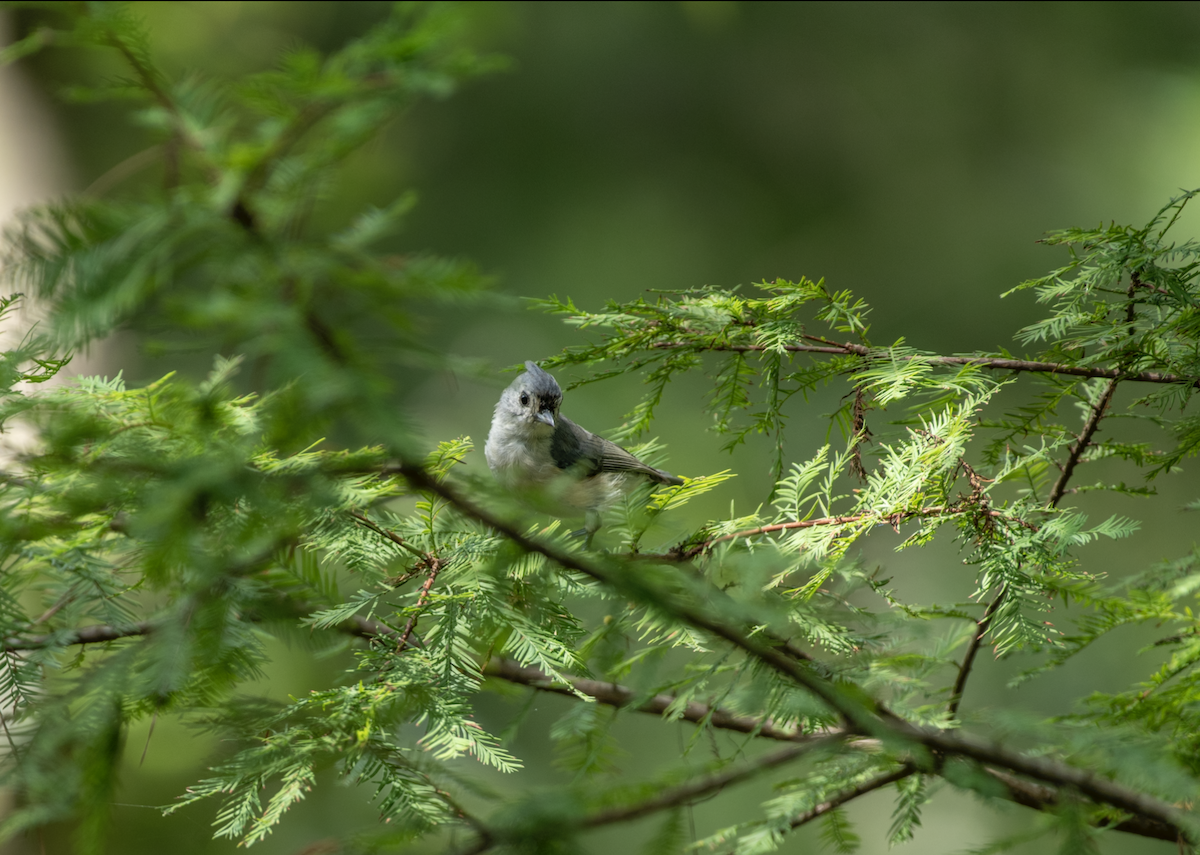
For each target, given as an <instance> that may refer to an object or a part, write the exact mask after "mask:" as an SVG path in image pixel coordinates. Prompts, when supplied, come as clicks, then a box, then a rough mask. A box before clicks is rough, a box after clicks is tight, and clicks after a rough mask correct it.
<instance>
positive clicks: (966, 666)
mask: <svg viewBox="0 0 1200 855" xmlns="http://www.w3.org/2000/svg"><path fill="white" fill-rule="evenodd" d="M1003 599H1004V589H1003V588H1001V589H1000V592H999V593H998V594H996V597H995V599H993V600H992V601H991V602H990V603H988V607H987V608H986V609H985V610H984V612H983V617H981V618H980V619H979V620H977V621H976V622H975V634H974V635H973V636H971V643H970V644H968V645H967V652H966V655H965V656H963V661H962V664H961V665H959V666H958V677H957V678H956V679H955V680H954V688H953V689H952V690H951V691H950V715H951V716H952V717H953V716H957V715H958V706H959V704H961V703H962V696H963V692H964V691H965V690H966V688H967V678H968V677H969V676H971V666H972V665H974V664H975V654H977V653H978V652H979V648H980V646H981V645H982V644H983V639H984V636H986V635H987V631H988V628H989V627H991V625H992V616H993V615H995V614H996V610H997V609H999V608H1000V603H1001V601H1002V600H1003Z"/></svg>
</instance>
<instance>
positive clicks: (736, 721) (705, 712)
mask: <svg viewBox="0 0 1200 855" xmlns="http://www.w3.org/2000/svg"><path fill="white" fill-rule="evenodd" d="M483 673H484V675H485V676H488V677H497V678H499V679H501V680H506V681H508V682H510V683H516V684H518V685H522V686H529V687H530V688H533V689H537V690H539V691H543V692H554V693H556V694H560V695H566V696H568V697H577V696H578V694H582V695H587V696H588V697H589V698H592V699H594V700H595V701H597V702H599V703H602V704H605V705H607V706H611V707H617V708H625V707H629V706H631V705H632V704H633V702H634V701H636V700H637V699H638V693H637V692H635V691H634V690H633V689H630V688H628V687H627V686H622V685H620V684H619V683H605V682H602V681H600V680H589V679H586V678H583V677H567V678H566V679H567V680H568V681H569V682H568V683H560V682H558V681H556V680H554V679H553V678H551V677H550V676H548V675H547V674H546V673H544V672H543V671H541V670H540V669H538V668H531V667H528V666H525V665H521V664H520V663H519V662H516V661H514V660H512V659H492V660H490V661H489V662H488V663H487V665H485V666H484V668H483ZM577 693H578V694H577ZM678 700H679V699H678V698H676V697H675V696H674V695H667V694H660V695H654V696H653V697H651V698H649V699H648V700H645V701H643V702H642V703H640V704H639V705H638V706H637V707H635V709H636V710H637V711H638V712H644V713H649V714H651V715H662V714H663V713H665V712H666V711H667V710H669V709H673V708H674V707H676V706H677V704H678ZM672 715H673V716H674V717H676V718H679V719H682V720H683V721H690V722H692V723H694V724H703V725H709V726H711V727H715V728H718V729H721V730H732V731H736V732H738V733H747V734H751V735H753V736H761V737H763V738H764V739H774V740H779V741H782V742H809V741H812V740H813V739H816V738H818V737H820V736H828V735H830V734H831V733H836V732H839V731H835V730H827V731H821V732H820V733H815V734H814V733H804V732H802V731H800V730H798V729H797V728H795V727H780V726H779V725H777V724H775V723H774V722H772V721H771V719H769V718H755V717H754V716H748V715H738V714H736V713H732V712H729V711H728V710H724V709H722V708H720V707H713V706H709V705H708V704H702V703H699V702H697V701H689V702H688V703H687V704H685V705H684V706H683V708H682V709H675V710H673V713H672Z"/></svg>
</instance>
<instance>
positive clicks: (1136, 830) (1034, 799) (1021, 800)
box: [983, 769, 1179, 843]
mask: <svg viewBox="0 0 1200 855" xmlns="http://www.w3.org/2000/svg"><path fill="white" fill-rule="evenodd" d="M983 772H984V774H986V775H988V776H989V777H991V778H992V779H993V780H995V781H997V782H999V783H1000V784H1001V785H1002V786H1003V787H1004V789H1005V791H1006V795H1007V798H1008V800H1009V801H1012V802H1015V803H1017V804H1019V805H1022V806H1023V807H1028V808H1033V809H1034V810H1039V811H1048V810H1053V809H1054V808H1056V807H1057V806H1058V805H1059V803H1060V801H1061V799H1060V798H1059V794H1058V791H1057V790H1055V789H1053V788H1052V787H1046V786H1043V785H1041V784H1035V783H1033V782H1031V781H1026V780H1023V779H1021V778H1017V777H1015V776H1013V775H1010V774H1008V773H1007V772H1001V771H1000V770H998V769H984V770H983ZM1096 824H1097V825H1098V826H1100V827H1104V828H1112V829H1113V830H1114V831H1124V832H1126V833H1128V834H1136V835H1138V836H1139V837H1150V838H1154V839H1155V840H1169V841H1171V842H1172V843H1174V842H1176V841H1177V840H1179V829H1178V828H1176V827H1175V826H1173V825H1168V824H1166V823H1162V822H1158V821H1157V820H1153V819H1151V818H1149V817H1146V816H1142V815H1138V814H1134V815H1133V816H1131V817H1129V818H1128V819H1123V820H1121V821H1120V822H1113V821H1112V820H1109V819H1101V820H1100V821H1099V822H1098V823H1096Z"/></svg>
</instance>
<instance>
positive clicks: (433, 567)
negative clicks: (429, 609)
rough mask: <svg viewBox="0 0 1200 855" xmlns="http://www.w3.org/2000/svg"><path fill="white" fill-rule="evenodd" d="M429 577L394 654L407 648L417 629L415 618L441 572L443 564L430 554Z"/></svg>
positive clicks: (423, 606) (426, 578)
mask: <svg viewBox="0 0 1200 855" xmlns="http://www.w3.org/2000/svg"><path fill="white" fill-rule="evenodd" d="M428 562H429V575H428V576H426V577H425V584H424V585H422V586H421V593H420V594H418V595H417V605H416V607H415V609H414V611H413V613H412V615H411V616H409V618H408V623H406V624H405V625H404V632H402V633H400V640H399V641H398V642H396V652H397V653H398V652H400V651H401V650H403V649H404V648H405V647H407V646H408V638H409V636H411V635H412V632H413V630H414V629H416V628H417V617H418V616H420V614H421V609H423V608H425V603H426V602H428V601H429V592H430V591H431V590H432V589H433V583H434V580H436V579H437V577H438V573H441V572H442V568H443V567H445V566H446V565H445V563H444V562H443V561H442V559H440V558H438V557H437V556H436V555H433V554H432V553H431V554H430V555H429V557H428Z"/></svg>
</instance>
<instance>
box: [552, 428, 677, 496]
mask: <svg viewBox="0 0 1200 855" xmlns="http://www.w3.org/2000/svg"><path fill="white" fill-rule="evenodd" d="M550 456H551V457H552V458H553V459H554V465H555V466H557V467H558V468H559V469H571V468H578V469H579V470H580V471H582V472H583V473H584V475H585V476H587V475H596V474H598V473H600V472H629V473H631V474H636V475H645V476H646V477H647V478H649V479H650V480H651V481H657V482H658V483H659V484H672V485H674V484H682V483H683V479H682V478H676V477H675V476H674V475H672V474H671V473H670V472H663V471H662V470H661V469H655V468H654V467H653V466H647V465H646V464H645V463H643V462H642V461H640V460H638V459H637V458H636V457H634V456H633V455H632V454H630V453H629V452H628V451H626V450H625V449H623V448H621V446H619V445H617V444H616V443H615V442H609V441H608V440H607V439H605V438H604V437H602V436H596V435H595V434H594V433H592V432H591V431H589V430H585V429H583V428H581V427H580V426H579V425H577V424H575V422H573V421H571V420H570V419H568V418H566V417H565V416H561V415H560V416H558V418H557V421H556V423H555V426H554V435H553V437H551V439H550Z"/></svg>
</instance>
